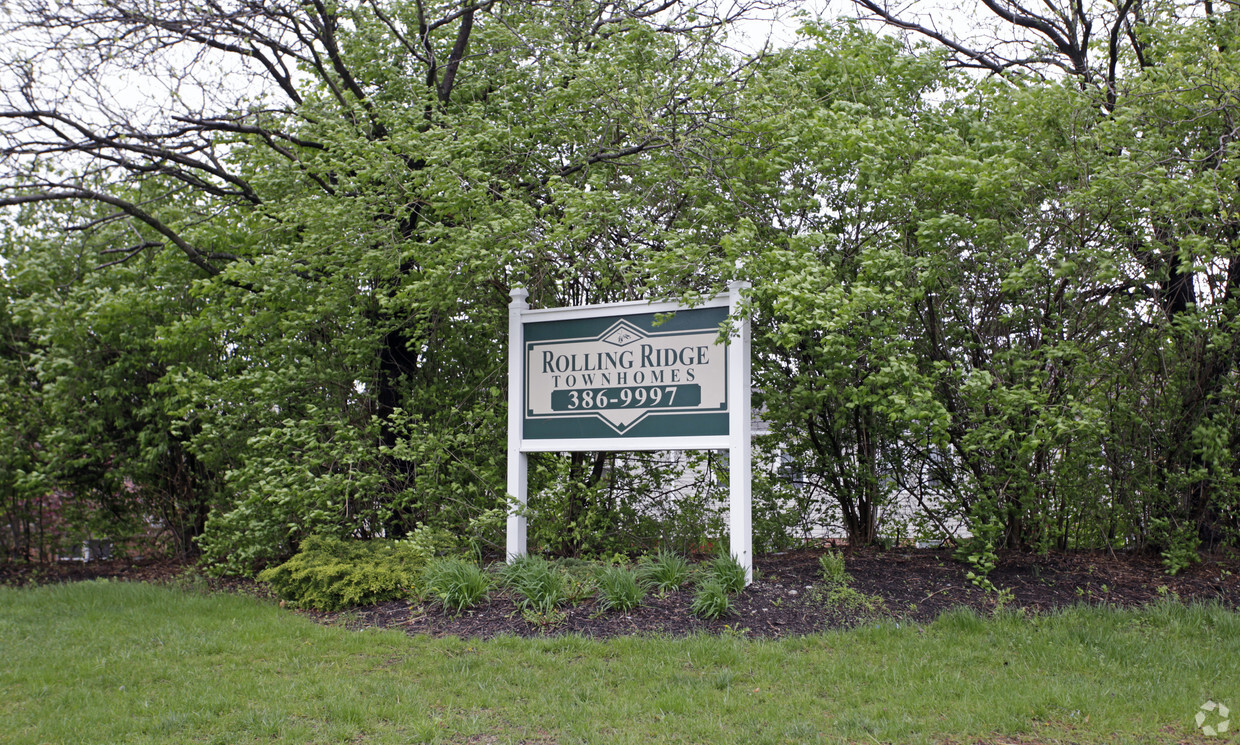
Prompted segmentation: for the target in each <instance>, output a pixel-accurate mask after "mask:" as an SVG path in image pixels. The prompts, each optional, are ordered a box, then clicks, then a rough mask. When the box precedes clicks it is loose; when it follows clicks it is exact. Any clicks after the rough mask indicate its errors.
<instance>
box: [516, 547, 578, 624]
mask: <svg viewBox="0 0 1240 745" xmlns="http://www.w3.org/2000/svg"><path fill="white" fill-rule="evenodd" d="M500 578H501V580H502V581H503V582H504V584H505V585H507V586H508V587H509V589H511V590H512V591H513V592H515V593H516V594H517V596H518V601H517V602H518V605H520V606H521V607H522V608H523V609H524V610H528V611H533V612H535V613H541V614H549V613H551V612H552V611H554V610H555V609H556V608H558V607H559V606H560V605H561V604H563V603H564V602H566V600H567V599H568V592H567V589H568V588H567V583H566V582H565V578H564V573H563V572H562V571H560V569H559V568H557V567H556V566H555V565H554V564H552V563H551V562H549V561H547V560H546V559H544V558H543V557H541V556H534V555H532V554H528V555H526V556H522V557H520V558H518V559H517V560H515V561H513V562H512V563H511V564H508V565H506V566H504V567H503V568H502V569H500Z"/></svg>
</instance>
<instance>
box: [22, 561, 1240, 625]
mask: <svg viewBox="0 0 1240 745" xmlns="http://www.w3.org/2000/svg"><path fill="white" fill-rule="evenodd" d="M821 553H822V551H821V550H820V549H807V550H802V551H791V552H787V553H782V554H774V555H767V556H759V557H758V558H757V560H756V561H755V567H756V570H757V575H756V577H757V578H756V579H755V581H754V583H753V584H752V585H750V586H749V587H748V588H747V589H746V590H745V591H744V592H743V593H741V594H740V595H739V596H737V597H736V599H735V612H734V613H733V614H732V615H731V616H729V617H726V618H722V619H719V620H705V619H700V618H697V617H695V616H693V615H692V614H691V613H690V611H689V607H690V604H691V603H692V602H693V590H692V589H684V590H678V591H675V592H669V593H667V594H665V595H661V596H660V595H655V594H649V595H647V596H646V599H645V600H644V601H643V603H642V605H641V606H639V607H638V608H636V609H634V610H633V611H631V612H629V613H619V612H607V613H604V612H601V611H600V610H599V608H598V605H597V603H596V602H595V601H594V600H588V601H585V602H583V603H581V604H579V605H575V606H570V607H565V608H563V609H562V614H559V615H557V616H556V617H555V618H553V619H550V620H549V622H548V620H547V619H543V620H542V621H541V622H540V621H539V620H531V619H529V618H526V617H523V616H522V614H521V612H520V611H519V610H518V609H517V606H516V604H515V602H514V601H513V599H512V597H511V596H510V595H509V594H508V593H507V592H504V591H493V592H492V594H491V598H490V600H489V601H488V602H486V603H484V604H482V605H481V606H479V607H477V608H475V609H473V610H469V611H466V612H464V613H461V614H459V615H458V614H451V613H445V612H444V611H443V610H442V609H440V608H439V606H438V605H434V604H431V603H420V602H416V601H393V602H387V603H381V604H379V605H375V606H371V607H366V608H358V609H353V610H348V611H344V612H341V613H319V612H312V611H301V612H304V613H306V614H307V615H309V616H310V617H312V618H315V619H316V620H318V621H320V622H323V623H333V624H341V625H345V626H348V627H349V628H389V629H399V630H402V631H404V632H406V633H409V634H427V635H431V636H445V635H455V636H460V637H465V638H469V637H478V638H490V637H495V636H499V635H513V636H541V635H556V634H581V635H584V636H591V637H612V636H623V635H628V634H665V635H671V636H683V635H687V634H694V633H708V634H739V635H745V636H749V637H783V636H789V635H798V634H809V633H814V632H818V631H823V630H827V629H836V628H849V627H855V626H858V625H862V624H867V623H875V622H878V621H881V620H883V619H889V620H894V621H896V622H900V623H905V622H913V623H925V622H929V621H932V620H934V619H935V618H936V617H937V616H938V615H939V614H941V613H943V612H944V611H946V610H949V609H951V608H954V607H957V606H966V607H969V608H973V609H976V610H977V611H979V612H982V613H988V612H991V611H993V610H994V609H995V605H996V596H995V595H994V594H987V593H985V592H983V591H982V590H980V589H979V588H977V587H975V586H974V585H973V584H972V583H971V582H970V581H969V580H968V578H967V577H966V573H967V571H968V567H967V566H965V565H963V564H961V563H960V562H958V561H955V560H954V559H953V558H952V555H951V552H950V551H949V550H946V549H894V550H888V551H881V550H870V549H866V550H856V551H846V553H845V556H846V566H847V570H848V574H849V576H850V577H851V581H850V583H849V586H850V587H852V588H853V589H855V590H857V591H858V592H860V593H863V594H864V595H865V596H869V597H870V598H877V600H878V602H874V601H871V602H870V603H869V605H868V607H867V606H866V604H865V603H858V602H851V603H849V602H840V601H839V599H838V598H837V599H836V600H835V601H832V600H831V599H830V598H828V596H827V588H825V587H824V586H823V584H822V581H821V579H820V577H819V569H818V557H819V555H820V554H821ZM105 577H106V578H115V579H121V580H134V581H143V582H164V583H168V582H172V583H181V584H184V585H186V586H195V587H200V586H203V585H204V584H205V585H206V586H208V587H209V588H210V589H213V590H224V591H233V592H237V591H240V592H247V593H250V594H259V595H262V594H265V588H263V587H261V586H258V585H256V584H255V583H253V582H250V581H244V580H241V581H238V580H232V581H220V580H206V579H204V578H203V577H202V576H201V574H198V573H194V572H192V570H191V571H190V572H189V573H186V567H185V566H184V565H183V564H180V563H177V562H173V561H147V562H124V561H107V562H91V563H85V564H84V563H80V562H74V563H65V564H55V565H38V566H29V565H3V564H0V584H8V585H22V584H29V583H48V582H68V581H78V580H84V579H95V578H105ZM187 577H188V578H190V579H191V580H192V581H189V580H187V579H186V578H187ZM990 579H991V581H992V582H993V583H994V584H995V586H996V587H998V588H1000V589H1009V590H1010V591H1011V601H1010V602H1009V603H1008V604H1007V607H1008V608H1012V609H1024V610H1025V611H1026V612H1028V613H1042V612H1047V611H1051V610H1054V609H1056V608H1062V607H1065V606H1069V605H1073V604H1079V603H1088V604H1102V605H1111V606H1119V607H1132V606H1140V605H1144V604H1147V603H1151V602H1156V601H1158V600H1160V599H1163V598H1179V599H1180V600H1183V601H1186V602H1188V601H1218V602H1221V603H1223V604H1225V605H1227V606H1229V607H1232V608H1235V607H1237V605H1240V560H1238V559H1236V558H1235V557H1234V556H1229V557H1222V556H1215V557H1210V558H1207V559H1206V560H1205V561H1203V562H1201V563H1199V564H1195V565H1193V566H1191V567H1189V568H1188V569H1186V570H1184V571H1183V572H1181V573H1179V574H1178V575H1176V576H1169V575H1167V574H1166V573H1165V572H1164V571H1163V567H1162V564H1161V563H1160V562H1159V561H1158V559H1157V557H1153V556H1144V555H1128V554H1114V555H1113V554H1109V553H1101V552H1066V553H1052V554H1048V555H1036V554H1025V553H1002V554H1001V555H1000V561H999V564H998V566H996V568H995V569H994V571H993V572H992V573H991V575H990ZM856 597H857V596H854V601H855V600H856ZM862 599H863V600H864V598H862Z"/></svg>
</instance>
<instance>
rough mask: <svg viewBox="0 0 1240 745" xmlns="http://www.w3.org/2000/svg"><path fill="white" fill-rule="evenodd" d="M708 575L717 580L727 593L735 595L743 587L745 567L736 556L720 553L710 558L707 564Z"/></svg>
mask: <svg viewBox="0 0 1240 745" xmlns="http://www.w3.org/2000/svg"><path fill="white" fill-rule="evenodd" d="M707 572H708V573H709V576H710V577H712V578H713V579H715V580H716V581H717V582H719V584H720V585H722V586H723V589H724V590H725V591H726V592H727V593H728V594H729V595H735V594H737V593H739V592H740V591H741V590H744V589H745V567H743V566H741V563H740V562H739V561H737V560H736V557H735V556H733V555H731V554H727V553H720V554H718V555H716V556H715V558H713V559H711V560H710V564H709V565H708V566H707Z"/></svg>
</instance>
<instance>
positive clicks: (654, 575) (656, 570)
mask: <svg viewBox="0 0 1240 745" xmlns="http://www.w3.org/2000/svg"><path fill="white" fill-rule="evenodd" d="M638 574H639V576H640V577H641V578H642V579H643V580H645V581H646V582H648V583H649V584H650V585H651V586H652V587H654V588H655V589H656V590H658V591H659V592H667V591H669V590H679V589H680V588H681V586H683V585H684V584H685V582H687V581H688V579H689V562H687V561H685V560H684V559H683V558H682V557H680V556H678V555H676V554H674V553H672V552H671V551H667V550H664V549H660V550H659V552H658V553H656V554H655V555H654V556H643V557H642V559H641V561H640V562H639V564H638Z"/></svg>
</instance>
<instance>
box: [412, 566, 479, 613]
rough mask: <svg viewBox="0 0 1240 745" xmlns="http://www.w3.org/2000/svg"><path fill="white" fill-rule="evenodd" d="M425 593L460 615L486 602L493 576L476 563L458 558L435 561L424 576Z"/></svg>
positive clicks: (445, 608) (446, 608) (427, 568)
mask: <svg viewBox="0 0 1240 745" xmlns="http://www.w3.org/2000/svg"><path fill="white" fill-rule="evenodd" d="M422 581H423V589H424V592H425V593H426V594H427V595H429V596H431V597H432V598H434V599H436V600H438V601H439V603H440V605H442V606H443V608H444V610H448V611H452V612H455V613H460V612H461V611H463V610H467V609H469V608H473V607H474V606H476V605H478V604H479V603H481V602H482V601H484V600H486V599H487V598H488V596H489V593H490V591H491V576H490V575H489V574H487V573H486V572H485V571H483V570H482V569H481V568H479V567H478V565H477V564H475V563H473V562H472V561H465V560H464V559H459V558H455V557H451V558H442V559H435V560H434V561H432V562H431V563H430V564H429V565H427V567H426V570H425V571H424V572H423V574H422Z"/></svg>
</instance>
